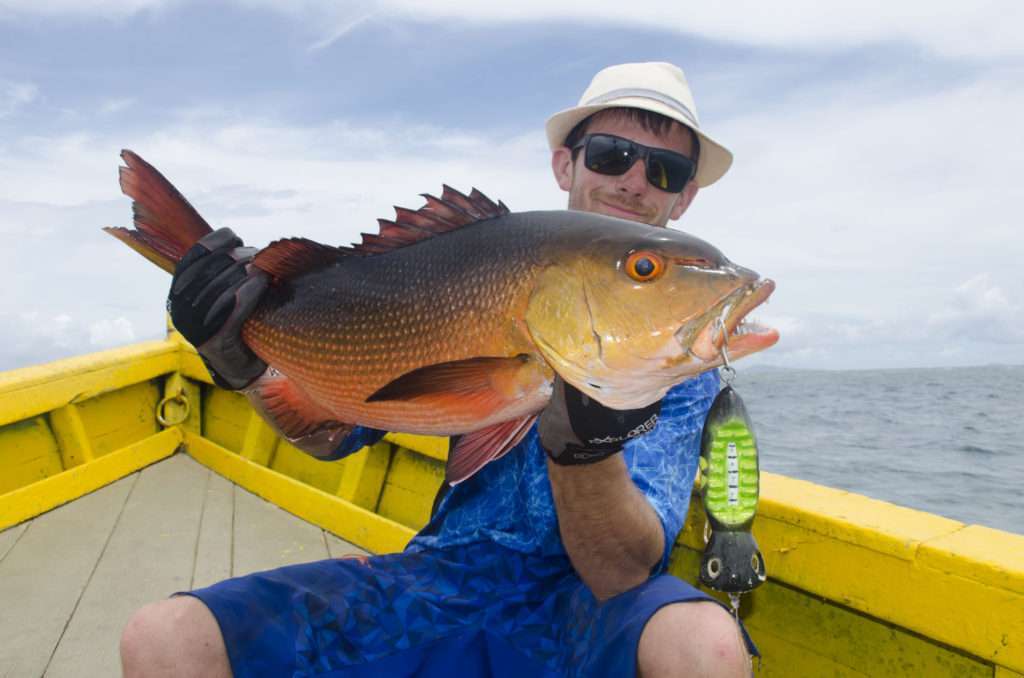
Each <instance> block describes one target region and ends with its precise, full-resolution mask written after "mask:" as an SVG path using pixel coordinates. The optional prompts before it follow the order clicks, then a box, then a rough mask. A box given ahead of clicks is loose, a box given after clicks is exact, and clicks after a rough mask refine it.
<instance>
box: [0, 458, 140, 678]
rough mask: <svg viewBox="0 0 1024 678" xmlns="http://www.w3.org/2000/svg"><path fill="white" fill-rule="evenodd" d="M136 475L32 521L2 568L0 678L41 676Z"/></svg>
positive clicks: (0, 569)
mask: <svg viewBox="0 0 1024 678" xmlns="http://www.w3.org/2000/svg"><path fill="white" fill-rule="evenodd" d="M136 475H137V474H133V475H132V476H128V477H126V478H122V479H121V480H119V481H117V482H115V483H112V484H111V485H108V486H106V487H104V488H102V489H99V490H97V491H95V492H92V493H91V494H88V495H86V496H84V497H81V498H79V499H77V500H76V501H74V502H72V503H70V504H65V505H64V506H61V507H59V508H56V509H54V510H52V511H50V512H48V513H45V514H43V515H41V516H39V517H37V518H35V519H34V520H33V521H32V524H31V526H29V527H28V528H27V529H26V530H25V532H24V534H23V535H22V536H21V539H19V540H18V541H17V543H16V544H15V545H14V547H13V548H12V549H11V550H10V552H9V553H8V554H7V557H5V558H4V559H3V562H0V600H2V601H4V614H2V615H0V673H2V675H4V676H5V678H21V677H22V676H24V677H26V678H29V677H30V678H38V677H39V676H41V675H42V674H43V671H44V670H45V668H46V665H47V663H48V662H49V661H50V657H51V656H52V655H53V653H54V648H55V647H57V644H58V642H59V640H60V638H61V634H62V633H63V632H64V629H65V627H66V625H67V623H68V620H69V619H70V618H71V615H72V613H73V611H74V610H75V608H76V606H77V605H78V604H79V599H80V597H81V595H82V591H83V589H84V588H85V587H86V585H87V583H88V581H89V578H90V576H91V575H92V573H93V570H94V569H95V567H96V564H97V562H98V561H99V559H100V556H101V554H102V553H103V550H104V548H105V546H106V544H107V541H108V538H109V536H110V533H111V531H112V529H113V527H114V525H115V524H116V522H117V520H118V517H119V516H120V515H121V513H122V508H123V507H124V505H125V501H126V499H127V497H128V496H129V495H130V493H131V490H132V487H133V485H134V484H135V482H136ZM77 675H89V674H85V673H78V674H77ZM92 675H103V674H92Z"/></svg>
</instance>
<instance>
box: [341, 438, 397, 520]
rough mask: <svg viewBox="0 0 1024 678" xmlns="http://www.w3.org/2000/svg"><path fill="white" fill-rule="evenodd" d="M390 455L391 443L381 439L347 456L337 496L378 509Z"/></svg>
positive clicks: (373, 509)
mask: <svg viewBox="0 0 1024 678" xmlns="http://www.w3.org/2000/svg"><path fill="white" fill-rule="evenodd" d="M391 455H392V446H391V445H390V444H389V443H386V442H384V441H381V442H379V443H377V444H375V445H372V446H370V447H364V448H363V449H361V450H359V451H358V452H356V453H355V454H353V455H351V456H348V457H346V458H345V465H344V467H343V469H342V471H343V472H342V476H341V482H340V483H339V484H338V493H337V494H338V496H339V497H341V498H342V499H345V500H347V501H350V502H352V503H353V504H355V505H356V506H361V507H363V508H364V509H366V510H368V511H376V510H377V504H378V502H379V501H380V492H381V489H382V488H383V487H384V476H385V475H386V474H387V472H388V468H389V466H390V464H391Z"/></svg>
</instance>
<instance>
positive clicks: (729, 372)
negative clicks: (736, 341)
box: [718, 318, 736, 386]
mask: <svg viewBox="0 0 1024 678" xmlns="http://www.w3.org/2000/svg"><path fill="white" fill-rule="evenodd" d="M718 327H719V329H720V330H721V332H722V348H721V349H719V350H720V351H721V353H722V362H723V363H724V365H723V366H722V375H723V377H722V381H724V382H725V385H726V386H730V385H732V380H733V379H735V378H736V368H734V367H733V366H732V363H730V362H729V333H728V332H726V331H725V322H723V321H722V319H721V318H719V319H718Z"/></svg>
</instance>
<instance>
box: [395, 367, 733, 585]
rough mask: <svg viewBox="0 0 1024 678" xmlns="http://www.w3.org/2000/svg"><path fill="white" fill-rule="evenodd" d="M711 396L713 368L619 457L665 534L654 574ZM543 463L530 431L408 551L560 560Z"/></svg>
mask: <svg viewBox="0 0 1024 678" xmlns="http://www.w3.org/2000/svg"><path fill="white" fill-rule="evenodd" d="M717 394H718V371H717V370H711V371H709V372H705V373H704V374H702V375H699V376H697V377H694V378H693V379H689V380H687V381H685V382H683V383H682V384H679V385H678V386H676V387H674V388H672V389H671V390H670V391H669V392H668V394H667V395H666V396H665V400H664V401H663V403H662V408H661V417H660V418H659V419H658V425H657V426H656V427H655V428H654V430H653V431H651V432H650V433H648V434H646V435H643V436H640V437H639V438H637V439H635V440H633V441H630V442H629V443H627V444H626V447H625V450H624V452H623V454H624V455H625V460H626V466H627V468H628V469H629V472H630V475H631V476H632V478H633V482H635V483H636V485H637V487H638V488H639V489H640V491H641V492H643V493H644V495H645V496H646V497H647V499H648V501H650V503H651V506H652V507H653V508H654V511H655V512H656V513H657V514H658V517H659V518H660V519H661V524H662V528H663V529H664V533H665V549H664V552H663V556H662V560H661V563H660V565H659V567H658V569H657V571H658V572H661V571H664V569H665V567H666V566H667V564H668V556H669V552H670V551H671V548H672V544H673V543H674V542H675V538H676V535H677V534H678V533H679V530H680V529H682V526H683V521H684V520H685V518H686V512H687V510H688V509H689V502H690V490H691V489H692V487H693V479H694V476H695V474H696V472H697V459H698V457H699V456H700V434H701V429H702V427H703V426H704V419H705V417H706V416H707V412H708V410H709V409H710V408H711V403H712V401H713V400H714V398H715V396H716V395H717ZM546 459H547V457H546V455H545V452H544V450H543V449H542V448H541V446H540V440H539V439H538V436H537V427H536V426H534V427H533V428H532V429H530V431H529V433H527V435H526V437H525V438H523V440H522V441H521V442H520V443H519V445H517V446H516V447H515V448H514V449H513V450H511V451H510V452H509V453H508V454H507V455H505V456H504V457H502V458H501V459H499V460H497V461H494V462H491V463H490V464H488V465H487V466H485V467H484V468H483V469H481V470H480V471H479V472H478V473H477V474H476V475H475V476H473V477H472V478H470V479H468V480H466V481H465V482H463V483H460V484H459V485H456V486H455V487H453V488H452V489H451V491H450V492H449V493H448V494H447V495H446V496H445V497H444V499H443V500H442V501H441V503H440V505H439V506H438V508H437V512H436V514H435V515H434V517H433V519H432V520H431V521H430V523H429V524H428V525H427V526H426V527H425V528H424V529H423V530H422V531H421V532H420V533H419V534H418V535H416V537H414V538H413V540H412V542H411V543H410V545H409V550H413V551H415V550H421V549H425V548H443V547H446V546H453V545H457V544H468V543H471V542H476V541H480V540H490V541H493V542H495V543H498V544H501V545H502V546H505V547H507V548H510V549H512V550H514V551H519V552H521V553H534V554H540V555H548V556H565V555H566V553H565V548H564V546H563V545H562V540H561V537H560V536H559V534H558V522H557V516H556V514H555V505H554V499H553V498H552V496H551V486H550V484H549V482H548V473H547V461H546Z"/></svg>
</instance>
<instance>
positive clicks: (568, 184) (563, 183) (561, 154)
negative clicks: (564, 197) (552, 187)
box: [551, 146, 572, 191]
mask: <svg viewBox="0 0 1024 678" xmlns="http://www.w3.org/2000/svg"><path fill="white" fill-rule="evenodd" d="M551 171H552V172H554V173H555V181H557V182H558V187H559V188H561V189H562V190H563V191H568V190H570V189H571V188H572V151H570V150H569V149H568V148H567V147H565V146H561V147H559V148H556V149H555V150H554V151H552V153H551Z"/></svg>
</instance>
